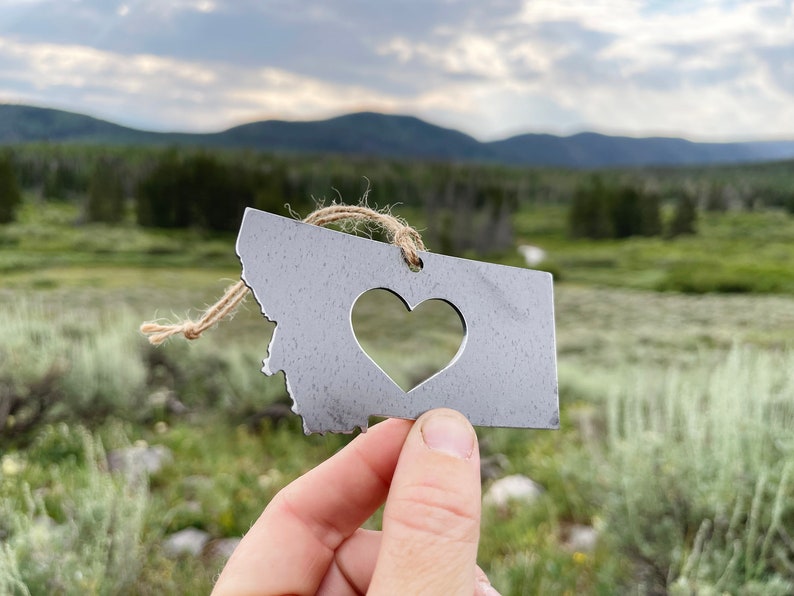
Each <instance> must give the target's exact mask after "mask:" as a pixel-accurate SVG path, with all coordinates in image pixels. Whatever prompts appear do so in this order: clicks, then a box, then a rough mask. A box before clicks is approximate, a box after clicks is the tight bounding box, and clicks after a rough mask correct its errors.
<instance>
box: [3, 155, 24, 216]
mask: <svg viewBox="0 0 794 596" xmlns="http://www.w3.org/2000/svg"><path fill="white" fill-rule="evenodd" d="M21 202H22V194H21V193H20V192H19V186H18V185H17V179H16V175H15V174H14V167H13V165H12V163H11V157H10V156H9V155H8V154H4V155H0V224H7V223H11V222H13V221H15V220H16V215H17V209H18V208H19V205H20V203H21Z"/></svg>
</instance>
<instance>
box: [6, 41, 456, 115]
mask: <svg viewBox="0 0 794 596" xmlns="http://www.w3.org/2000/svg"><path fill="white" fill-rule="evenodd" d="M0 62H2V63H4V64H5V65H6V67H5V68H4V69H3V71H2V73H0V89H2V90H5V91H0V99H2V100H4V101H19V100H20V99H22V97H30V98H32V99H34V100H38V101H42V102H44V103H50V104H52V103H56V104H58V105H59V106H60V107H64V108H71V109H74V110H78V111H86V110H88V111H91V112H93V113H98V114H100V115H104V116H106V117H112V116H111V115H112V114H113V113H116V114H120V113H123V114H124V118H123V119H122V120H123V121H124V122H126V123H129V124H138V125H140V124H143V123H148V125H149V126H150V127H151V126H154V127H155V128H158V129H180V128H186V129H192V130H218V129H220V128H223V127H225V126H231V125H233V124H237V123H240V122H243V121H246V120H249V119H251V118H255V117H278V118H295V119H298V118H303V117H305V116H306V114H312V115H316V116H329V115H332V114H336V113H341V112H346V111H354V110H359V109H371V108H374V107H378V108H379V109H383V110H386V111H390V110H391V111H399V110H401V109H403V110H404V109H408V106H407V105H405V104H404V103H401V101H400V100H399V99H398V98H395V97H391V96H389V95H388V94H384V93H380V92H377V91H374V90H371V89H367V88H364V87H358V86H349V85H338V84H333V83H328V82H325V81H322V80H319V79H316V78H310V77H304V76H301V75H296V74H294V73H291V72H288V71H284V70H281V69H275V68H261V69H256V70H251V69H247V68H234V67H231V66H229V65H228V64H222V63H196V62H188V61H182V60H176V59H170V58H163V57H160V56H153V55H147V54H139V55H133V56H126V55H121V54H114V53H111V52H104V51H100V50H96V49H94V48H90V47H85V46H77V45H72V46H63V45H57V44H46V43H40V44H24V43H20V42H17V41H14V40H10V39H8V38H0ZM10 89H19V90H21V93H20V95H19V96H16V95H15V94H14V93H12V92H10V91H9V90H10ZM53 97H58V101H56V102H52V101H51V100H50V101H49V102H46V101H45V99H46V98H53ZM452 101H453V100H452V99H451V98H446V100H442V98H440V97H438V96H435V95H434V94H433V93H429V94H427V95H425V96H421V97H417V98H413V99H412V105H414V106H422V105H424V106H434V105H435V106H437V105H438V104H439V103H446V104H447V105H448V104H450V103H452ZM116 119H118V118H116Z"/></svg>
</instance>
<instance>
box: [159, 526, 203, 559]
mask: <svg viewBox="0 0 794 596" xmlns="http://www.w3.org/2000/svg"><path fill="white" fill-rule="evenodd" d="M210 538H211V536H210V535H209V534H208V533H207V532H204V531H203V530H199V529H198V528H185V529H184V530H179V532H175V533H173V534H171V535H170V536H168V537H167V538H166V539H165V541H163V551H165V554H166V556H168V557H171V558H175V557H179V556H181V555H192V556H194V557H197V556H199V555H200V554H201V551H202V550H203V549H204V546H205V545H206V544H207V543H208V542H209V541H210Z"/></svg>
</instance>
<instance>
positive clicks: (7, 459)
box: [0, 455, 24, 476]
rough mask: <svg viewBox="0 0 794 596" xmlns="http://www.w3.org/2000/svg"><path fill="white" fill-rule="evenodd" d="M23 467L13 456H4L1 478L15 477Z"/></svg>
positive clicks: (0, 468)
mask: <svg viewBox="0 0 794 596" xmlns="http://www.w3.org/2000/svg"><path fill="white" fill-rule="evenodd" d="M22 468H24V466H23V465H22V462H21V461H20V460H19V459H18V458H16V457H14V456H13V455H4V456H3V459H2V464H0V470H2V471H3V476H16V475H17V474H19V473H20V472H21V471H22Z"/></svg>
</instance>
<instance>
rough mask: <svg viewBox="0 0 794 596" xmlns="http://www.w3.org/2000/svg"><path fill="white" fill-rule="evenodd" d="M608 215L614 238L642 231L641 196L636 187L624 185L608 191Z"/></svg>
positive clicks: (634, 234) (635, 234)
mask: <svg viewBox="0 0 794 596" xmlns="http://www.w3.org/2000/svg"><path fill="white" fill-rule="evenodd" d="M610 199H611V200H610V203H611V205H610V216H611V219H612V231H613V232H612V233H613V237H614V238H628V237H630V236H637V235H639V234H641V233H642V205H641V201H642V198H641V197H640V193H639V192H637V189H635V188H634V187H631V186H624V187H623V188H620V189H617V190H615V191H613V192H611V193H610Z"/></svg>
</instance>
